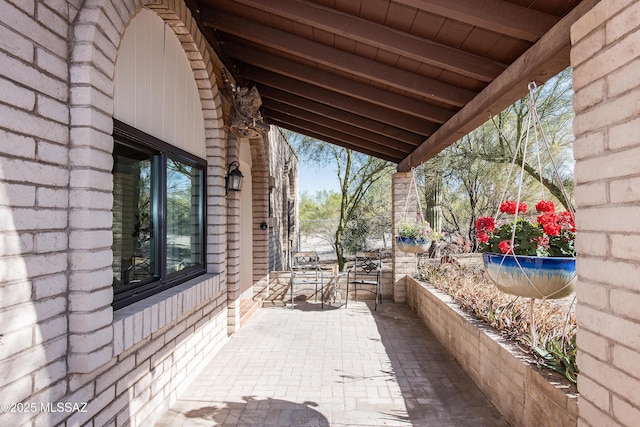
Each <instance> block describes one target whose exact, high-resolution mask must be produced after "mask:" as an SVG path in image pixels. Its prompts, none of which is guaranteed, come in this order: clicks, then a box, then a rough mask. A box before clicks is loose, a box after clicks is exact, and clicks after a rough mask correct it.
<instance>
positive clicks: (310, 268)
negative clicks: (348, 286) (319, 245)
mask: <svg viewBox="0 0 640 427" xmlns="http://www.w3.org/2000/svg"><path fill="white" fill-rule="evenodd" d="M290 271H291V308H292V309H293V303H294V298H295V293H296V292H299V291H302V290H305V289H306V290H309V289H314V291H315V292H314V295H315V300H316V301H318V288H319V292H320V303H321V306H322V308H324V298H323V295H322V290H323V287H324V281H323V280H324V277H323V272H322V269H321V268H320V257H319V256H318V253H317V252H294V253H292V254H291V267H290ZM312 286H313V288H312Z"/></svg>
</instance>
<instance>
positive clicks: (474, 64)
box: [218, 0, 531, 82]
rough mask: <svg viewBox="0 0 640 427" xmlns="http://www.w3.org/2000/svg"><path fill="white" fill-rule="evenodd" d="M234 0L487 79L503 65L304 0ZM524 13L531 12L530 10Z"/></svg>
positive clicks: (446, 68) (473, 76) (497, 73)
mask: <svg viewBox="0 0 640 427" xmlns="http://www.w3.org/2000/svg"><path fill="white" fill-rule="evenodd" d="M236 1H237V2H238V3H241V4H243V5H246V6H251V7H253V8H256V9H259V10H263V11H265V12H269V13H273V14H274V15H277V16H281V17H285V18H288V19H292V20H295V21H296V22H297V23H300V24H305V25H309V26H310V27H313V28H318V29H321V30H324V31H327V32H330V33H333V34H337V35H340V36H344V37H348V38H351V39H353V40H356V41H359V42H362V43H365V44H368V45H371V46H375V47H377V48H380V49H383V50H386V51H388V52H392V53H395V54H397V55H400V56H402V57H407V58H411V59H414V60H416V61H420V62H424V63H426V64H431V65H434V66H436V67H439V68H442V69H445V70H449V71H453V72H454V73H458V74H461V75H463V76H467V77H471V78H473V79H477V80H480V81H484V82H490V81H491V80H493V79H494V78H496V77H497V76H498V75H499V74H500V73H501V72H502V71H504V69H505V68H506V66H505V65H504V64H500V63H498V62H496V61H492V60H490V59H487V58H483V57H481V56H478V55H474V54H471V53H467V52H464V51H461V50H459V49H455V48H452V47H449V46H445V45H442V44H440V43H435V42H432V41H430V40H425V39H423V38H420V37H416V36H413V35H411V34H408V33H403V32H401V31H398V30H395V29H393V28H389V27H385V26H384V25H382V24H377V23H375V22H371V21H367V20H365V19H362V18H357V17H354V16H353V15H348V14H346V13H342V12H339V11H336V10H333V9H329V8H327V7H324V6H320V5H317V4H314V3H309V2H306V1H298V0H289V1H287V2H282V1H278V0H236ZM221 3H222V1H219V2H218V4H221ZM521 9H523V10H525V11H527V10H528V9H524V8H521ZM520 12H522V10H521V11H520ZM523 13H525V15H531V12H529V13H527V12H523Z"/></svg>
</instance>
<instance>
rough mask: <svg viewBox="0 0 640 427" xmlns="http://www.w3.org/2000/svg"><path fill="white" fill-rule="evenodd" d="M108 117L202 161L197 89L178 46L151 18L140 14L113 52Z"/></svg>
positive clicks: (159, 21)
mask: <svg viewBox="0 0 640 427" xmlns="http://www.w3.org/2000/svg"><path fill="white" fill-rule="evenodd" d="M114 117H115V118H116V119H118V120H120V121H122V122H125V123H127V124H130V125H131V126H133V127H135V128H137V129H140V130H142V131H144V132H146V133H148V134H150V135H153V136H155V137H156V138H159V139H161V140H163V141H165V142H168V143H170V144H172V145H175V146H176V147H180V148H182V149H183V150H185V151H187V152H189V153H191V154H194V155H196V156H198V157H201V158H204V157H205V156H206V152H205V143H204V118H203V115H202V109H201V104H200V97H199V94H198V88H197V86H196V82H195V80H194V77H193V72H192V71H191V67H190V65H189V60H188V59H187V55H186V54H185V52H184V50H183V48H182V46H181V44H180V41H179V40H178V38H177V37H176V35H175V34H174V32H173V30H172V29H171V27H169V26H168V25H166V24H165V23H164V21H163V20H162V19H161V18H160V17H158V16H157V15H156V14H155V13H153V12H151V11H149V10H147V9H142V10H141V11H140V13H138V14H137V15H136V16H135V18H133V19H132V20H131V22H130V23H129V26H128V27H127V29H126V31H125V33H124V37H123V38H122V43H121V44H120V47H119V50H118V59H117V62H116V73H115V99H114Z"/></svg>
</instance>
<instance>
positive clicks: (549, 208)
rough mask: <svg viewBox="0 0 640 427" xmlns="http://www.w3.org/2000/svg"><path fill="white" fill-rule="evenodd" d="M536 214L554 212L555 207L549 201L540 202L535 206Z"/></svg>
mask: <svg viewBox="0 0 640 427" xmlns="http://www.w3.org/2000/svg"><path fill="white" fill-rule="evenodd" d="M536 210H537V211H538V212H555V211H556V206H555V205H554V204H553V202H551V201H549V200H540V201H539V202H538V204H537V205H536Z"/></svg>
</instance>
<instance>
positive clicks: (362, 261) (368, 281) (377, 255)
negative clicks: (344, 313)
mask: <svg viewBox="0 0 640 427" xmlns="http://www.w3.org/2000/svg"><path fill="white" fill-rule="evenodd" d="M381 280H382V253H381V252H357V253H356V258H355V262H354V264H353V267H351V269H350V270H349V272H348V273H347V297H346V301H345V307H347V306H348V304H349V287H350V286H351V287H352V288H353V291H354V292H355V300H356V302H357V301H358V288H360V289H361V290H365V291H368V292H370V293H372V294H373V295H374V298H375V303H374V310H377V309H378V302H380V304H382V289H381V287H382V285H381Z"/></svg>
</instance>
